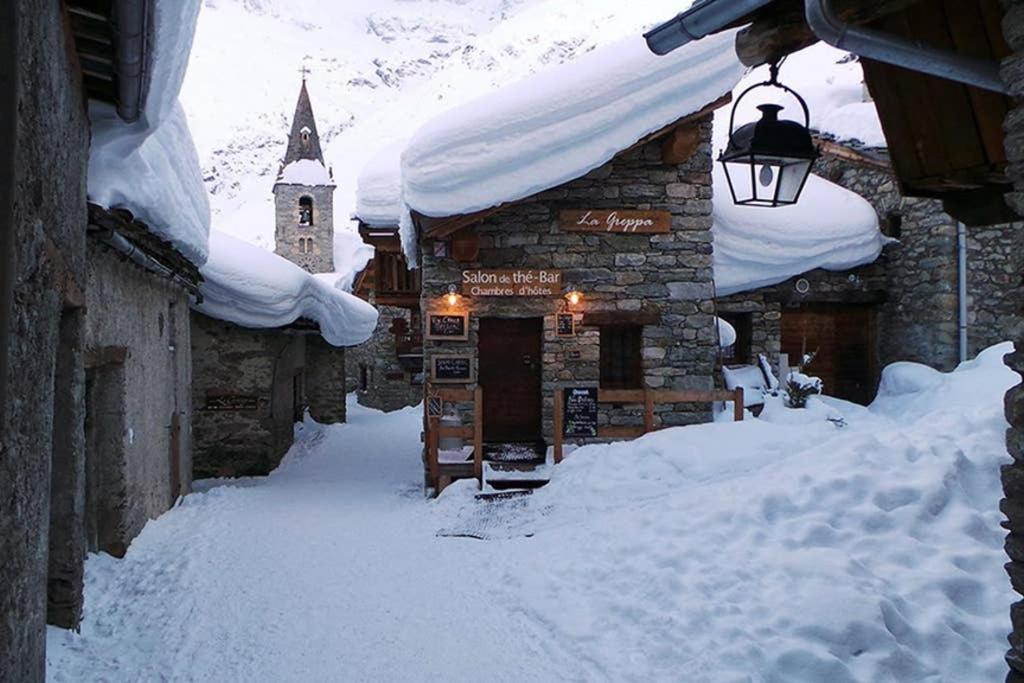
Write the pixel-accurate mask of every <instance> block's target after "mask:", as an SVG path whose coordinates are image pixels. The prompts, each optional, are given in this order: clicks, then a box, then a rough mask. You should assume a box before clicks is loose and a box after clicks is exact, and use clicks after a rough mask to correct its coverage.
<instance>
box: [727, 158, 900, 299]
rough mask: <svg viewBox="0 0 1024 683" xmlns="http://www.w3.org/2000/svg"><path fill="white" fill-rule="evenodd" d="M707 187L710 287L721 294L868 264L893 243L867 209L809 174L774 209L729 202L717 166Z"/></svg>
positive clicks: (850, 195)
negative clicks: (795, 197) (796, 197)
mask: <svg viewBox="0 0 1024 683" xmlns="http://www.w3.org/2000/svg"><path fill="white" fill-rule="evenodd" d="M714 185H715V199H714V225H713V228H712V230H713V232H714V239H715V242H714V245H715V250H714V264H715V287H716V289H717V291H718V294H719V295H722V296H725V295H728V294H735V293H736V292H742V291H746V290H750V289H757V288H758V287H765V286H767V285H773V284H776V283H778V282H782V281H784V280H787V279H789V278H791V277H793V276H795V275H799V274H801V273H806V272H808V271H810V270H814V269H815V268H825V269H827V270H846V269H849V268H853V267H855V266H859V265H863V264H866V263H871V262H873V261H874V260H875V259H877V258H878V256H879V255H880V254H881V253H882V248H883V247H884V246H885V245H886V244H888V243H889V242H891V241H892V240H890V239H889V238H887V237H885V236H884V235H882V233H881V232H880V231H879V229H878V215H877V214H876V213H875V210H874V208H873V207H872V206H871V204H869V203H868V202H867V201H866V200H865V199H863V198H862V197H860V196H859V195H857V194H855V193H853V192H850V191H849V190H846V189H843V188H841V187H839V186H838V185H835V184H833V183H830V182H829V181H827V180H825V179H824V178H819V177H818V176H816V175H811V177H810V178H808V179H807V185H806V186H805V187H804V191H803V194H802V195H801V197H800V201H799V202H798V203H797V204H795V205H793V206H786V207H780V208H775V209H766V208H761V207H750V206H737V205H736V204H734V203H733V201H732V198H731V197H730V195H729V190H728V184H727V182H726V180H725V172H724V171H723V170H722V168H721V164H717V163H716V164H715V169H714Z"/></svg>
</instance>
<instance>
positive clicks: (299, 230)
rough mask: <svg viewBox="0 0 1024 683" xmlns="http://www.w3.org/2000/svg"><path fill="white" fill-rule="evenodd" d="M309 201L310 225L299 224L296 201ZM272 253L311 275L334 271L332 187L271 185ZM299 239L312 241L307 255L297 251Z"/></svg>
mask: <svg viewBox="0 0 1024 683" xmlns="http://www.w3.org/2000/svg"><path fill="white" fill-rule="evenodd" d="M302 197H311V198H312V199H313V225H310V226H305V225H299V199H301V198H302ZM274 218H275V221H276V222H275V225H276V228H275V230H274V253H275V254H279V255H281V256H283V257H284V258H286V259H288V260H289V261H292V262H293V263H297V264H298V265H300V266H302V267H303V268H305V269H306V270H308V271H309V272H311V273H330V272H333V271H334V187H332V186H321V187H306V186H304V185H284V184H278V185H275V186H274ZM300 238H302V239H306V238H312V239H313V248H312V251H311V252H310V253H303V252H302V251H301V249H300V246H299V245H300V242H299V240H300Z"/></svg>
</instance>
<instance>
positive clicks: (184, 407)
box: [85, 240, 192, 554]
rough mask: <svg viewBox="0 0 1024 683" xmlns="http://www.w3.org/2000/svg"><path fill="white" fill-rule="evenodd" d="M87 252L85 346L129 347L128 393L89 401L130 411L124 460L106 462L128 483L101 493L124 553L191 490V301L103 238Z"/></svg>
mask: <svg viewBox="0 0 1024 683" xmlns="http://www.w3.org/2000/svg"><path fill="white" fill-rule="evenodd" d="M88 256H89V286H88V290H87V308H86V316H85V320H86V349H87V351H88V352H96V351H100V350H102V349H105V348H111V347H125V348H126V349H127V354H126V357H125V360H124V363H123V366H124V367H123V392H122V394H121V396H120V397H113V398H111V399H108V400H107V401H104V402H103V404H101V405H91V404H90V405H89V406H88V407H87V413H88V414H89V415H94V414H95V413H96V412H97V411H104V410H109V409H111V408H112V407H114V406H113V405H111V404H113V403H115V402H116V403H117V404H119V407H120V408H121V409H123V411H124V429H125V431H124V432H123V434H121V439H122V441H121V443H120V447H119V448H117V449H114V452H118V451H119V454H118V455H117V456H116V457H118V458H119V460H120V461H119V462H116V463H114V462H103V463H102V468H103V470H104V471H106V472H110V471H112V470H116V471H120V472H121V473H122V476H121V477H120V480H121V481H122V482H123V488H120V487H119V488H118V489H117V490H103V491H100V492H99V493H100V497H101V499H103V498H107V500H105V501H104V503H105V504H108V505H111V506H112V507H113V508H114V509H116V510H117V511H118V517H119V519H118V520H117V527H118V529H117V533H116V538H117V545H118V550H114V551H112V550H111V549H110V548H109V547H108V548H106V550H107V551H108V552H115V554H119V553H123V552H124V550H125V549H126V548H127V547H128V544H129V543H131V540H132V539H133V538H135V536H136V535H138V533H139V532H140V531H141V530H142V527H143V526H144V525H145V524H146V522H147V521H148V520H150V519H154V518H156V517H157V516H159V515H160V514H162V513H163V512H166V511H167V510H168V509H170V507H171V506H172V505H173V504H174V502H175V500H177V498H178V496H180V495H182V494H184V493H188V491H189V490H190V488H191V472H192V450H191V443H190V439H189V434H190V432H191V422H192V404H191V399H192V397H191V392H190V386H191V380H192V359H191V342H190V337H191V334H190V326H189V300H188V294H187V292H186V291H185V290H184V289H183V288H181V287H180V286H178V285H176V284H174V283H172V282H171V281H170V280H167V279H166V278H163V277H161V276H159V275H155V274H153V273H150V272H148V271H146V270H144V269H142V268H141V267H140V266H138V265H136V264H134V263H132V262H131V261H128V260H127V259H125V258H124V257H123V256H121V255H120V254H119V253H118V252H116V251H113V250H111V249H109V248H107V247H105V246H103V245H101V244H99V243H98V242H96V241H92V240H91V241H90V243H89V247H88ZM118 399H119V400H118ZM86 457H87V462H90V463H96V464H97V465H99V464H100V463H101V461H103V460H104V459H105V458H110V457H115V456H113V454H112V452H111V451H107V450H106V449H104V452H99V453H92V452H89V451H88V450H87V453H86ZM90 466H92V465H90Z"/></svg>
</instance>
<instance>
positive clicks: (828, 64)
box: [735, 43, 887, 147]
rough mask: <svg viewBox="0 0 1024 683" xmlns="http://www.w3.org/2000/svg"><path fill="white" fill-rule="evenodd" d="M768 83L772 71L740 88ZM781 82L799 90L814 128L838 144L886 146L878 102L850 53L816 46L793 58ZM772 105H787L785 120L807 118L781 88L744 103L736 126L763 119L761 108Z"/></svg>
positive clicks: (752, 76) (756, 73)
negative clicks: (768, 103)
mask: <svg viewBox="0 0 1024 683" xmlns="http://www.w3.org/2000/svg"><path fill="white" fill-rule="evenodd" d="M766 80H768V67H766V66H763V67H760V68H757V69H755V70H753V71H751V72H750V73H749V74H747V76H746V77H745V78H744V79H743V82H742V83H741V84H740V86H739V87H738V88H737V89H736V91H735V94H736V95H737V96H738V95H739V94H740V93H741V92H742V90H743V89H745V88H747V87H748V86H751V85H753V84H755V83H760V82H761V81H766ZM779 81H780V82H781V83H783V84H784V85H786V86H788V87H790V88H792V89H793V90H796V91H797V92H798V93H799V94H800V95H801V96H802V97H803V98H804V99H805V100H806V101H807V108H808V109H809V110H810V114H811V128H813V129H814V130H816V131H819V132H821V133H824V134H825V135H828V136H829V137H832V138H835V139H836V140H837V141H839V142H848V143H853V142H859V143H860V144H861V145H863V146H865V147H886V146H887V143H886V141H885V135H883V133H882V124H881V122H880V121H879V120H878V111H877V110H876V109H875V104H874V102H871V101H870V100H869V99H868V95H867V92H866V90H865V87H864V72H863V69H861V65H860V62H859V61H858V60H857V59H856V58H855V57H854V56H853V55H851V54H849V53H847V52H843V51H842V50H837V49H836V48H834V47H832V46H830V45H826V44H825V43H816V44H814V45H812V46H811V47H808V48H806V49H804V50H801V51H800V52H796V53H794V54H792V55H790V56H789V57H788V58H787V59H786V61H785V62H783V64H782V67H781V69H780V70H779ZM765 102H773V103H776V104H781V105H784V106H786V108H787V109H786V112H785V113H784V116H786V117H787V118H793V119H794V120H797V119H799V120H800V123H803V113H802V112H801V113H799V115H798V112H799V105H798V104H797V102H796V100H794V99H793V98H792V97H791V96H789V95H787V94H785V93H784V92H782V91H781V90H778V89H777V88H758V89H757V90H755V91H754V92H752V93H750V95H749V96H748V97H746V98H744V99H743V101H742V102H741V103H740V108H739V111H738V112H737V113H736V125H742V124H744V123H749V122H750V121H756V120H757V119H759V118H760V113H759V112H758V111H757V109H756V106H757V105H758V104H764V103H765Z"/></svg>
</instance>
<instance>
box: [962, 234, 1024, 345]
mask: <svg viewBox="0 0 1024 683" xmlns="http://www.w3.org/2000/svg"><path fill="white" fill-rule="evenodd" d="M1022 232H1024V223H1011V224H1006V225H995V226H986V227H969V228H968V229H967V296H968V313H967V324H968V328H967V355H968V357H970V358H973V357H974V356H975V355H977V353H978V352H979V351H982V350H983V349H986V348H988V347H989V346H992V345H993V344H998V343H1000V342H1004V341H1006V340H1007V339H1011V338H1012V335H1013V331H1014V330H1015V329H1019V328H1020V327H1021V324H1022V322H1024V310H1022V302H1024V280H1022V278H1021V274H1022V273H1024V249H1021V244H1020V235H1021V233H1022Z"/></svg>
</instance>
